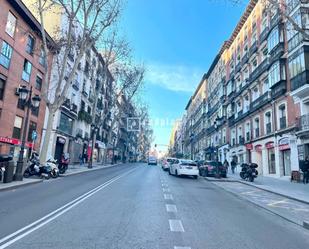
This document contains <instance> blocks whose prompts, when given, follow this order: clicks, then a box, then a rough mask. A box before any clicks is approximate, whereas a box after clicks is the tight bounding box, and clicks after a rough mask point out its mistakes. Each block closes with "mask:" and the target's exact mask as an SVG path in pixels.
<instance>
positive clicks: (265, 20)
mask: <svg viewBox="0 0 309 249" xmlns="http://www.w3.org/2000/svg"><path fill="white" fill-rule="evenodd" d="M266 28H267V16H266V17H264V18H263V21H262V29H261V32H263V31H264V29H266Z"/></svg>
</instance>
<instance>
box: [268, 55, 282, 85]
mask: <svg viewBox="0 0 309 249" xmlns="http://www.w3.org/2000/svg"><path fill="white" fill-rule="evenodd" d="M268 81H269V86H270V87H272V86H273V85H275V84H276V83H277V82H279V81H280V63H279V61H277V62H275V63H274V64H273V65H272V66H271V67H270V69H269V73H268Z"/></svg>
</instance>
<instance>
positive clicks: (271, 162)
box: [268, 148, 276, 174]
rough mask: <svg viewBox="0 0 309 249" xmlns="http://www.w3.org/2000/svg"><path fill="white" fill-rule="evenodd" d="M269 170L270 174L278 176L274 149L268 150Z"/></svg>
mask: <svg viewBox="0 0 309 249" xmlns="http://www.w3.org/2000/svg"><path fill="white" fill-rule="evenodd" d="M268 169H269V174H276V161H275V150H274V148H271V149H268Z"/></svg>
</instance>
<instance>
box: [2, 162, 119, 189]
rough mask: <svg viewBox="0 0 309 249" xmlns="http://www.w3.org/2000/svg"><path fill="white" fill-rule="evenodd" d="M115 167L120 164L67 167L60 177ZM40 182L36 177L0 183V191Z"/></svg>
mask: <svg viewBox="0 0 309 249" xmlns="http://www.w3.org/2000/svg"><path fill="white" fill-rule="evenodd" d="M117 165H120V163H118V164H102V163H93V167H92V168H91V169H88V164H84V165H79V164H75V165H69V168H68V170H67V171H66V172H65V174H63V175H60V177H66V176H71V175H76V174H81V173H85V172H89V171H94V170H99V169H104V168H109V167H114V166H117ZM51 180H52V179H50V180H47V181H51ZM40 182H43V179H40V178H38V177H33V178H24V179H23V180H22V181H13V182H10V183H3V182H0V191H4V190H10V189H16V188H19V187H23V186H27V185H30V184H35V183H40Z"/></svg>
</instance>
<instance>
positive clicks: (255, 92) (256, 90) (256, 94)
mask: <svg viewBox="0 0 309 249" xmlns="http://www.w3.org/2000/svg"><path fill="white" fill-rule="evenodd" d="M251 93H252V101H255V100H256V99H257V98H258V97H259V96H260V93H259V88H258V86H256V87H254V88H253V90H252V91H251Z"/></svg>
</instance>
